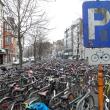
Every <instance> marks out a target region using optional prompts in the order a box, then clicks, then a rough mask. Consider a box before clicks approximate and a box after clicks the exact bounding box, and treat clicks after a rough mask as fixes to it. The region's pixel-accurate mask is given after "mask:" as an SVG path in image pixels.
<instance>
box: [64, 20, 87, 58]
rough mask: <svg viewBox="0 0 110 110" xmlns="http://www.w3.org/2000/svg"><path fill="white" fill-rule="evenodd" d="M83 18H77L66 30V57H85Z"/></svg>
mask: <svg viewBox="0 0 110 110" xmlns="http://www.w3.org/2000/svg"><path fill="white" fill-rule="evenodd" d="M84 54H85V48H84V46H83V40H82V20H81V19H77V20H76V21H75V22H74V23H73V24H72V25H71V26H70V27H69V28H67V29H66V30H65V32H64V58H71V59H83V58H84V56H85V55H84Z"/></svg>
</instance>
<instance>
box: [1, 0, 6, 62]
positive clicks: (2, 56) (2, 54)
mask: <svg viewBox="0 0 110 110" xmlns="http://www.w3.org/2000/svg"><path fill="white" fill-rule="evenodd" d="M3 7H4V4H3V2H2V1H1V0H0V64H3V62H4V56H5V54H6V51H5V49H4V48H3Z"/></svg>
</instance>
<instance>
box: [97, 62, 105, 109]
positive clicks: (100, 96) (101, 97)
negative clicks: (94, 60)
mask: <svg viewBox="0 0 110 110" xmlns="http://www.w3.org/2000/svg"><path fill="white" fill-rule="evenodd" d="M103 88H104V80H103V67H102V64H99V67H98V110H103V109H104V95H103V93H104V91H103Z"/></svg>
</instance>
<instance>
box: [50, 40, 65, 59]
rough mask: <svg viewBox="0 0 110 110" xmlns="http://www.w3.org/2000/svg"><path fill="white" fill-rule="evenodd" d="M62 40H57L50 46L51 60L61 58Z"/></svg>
mask: <svg viewBox="0 0 110 110" xmlns="http://www.w3.org/2000/svg"><path fill="white" fill-rule="evenodd" d="M63 42H64V39H62V40H57V41H56V42H53V46H52V58H56V57H57V58H58V57H60V58H61V57H62V55H63V51H64V43H63Z"/></svg>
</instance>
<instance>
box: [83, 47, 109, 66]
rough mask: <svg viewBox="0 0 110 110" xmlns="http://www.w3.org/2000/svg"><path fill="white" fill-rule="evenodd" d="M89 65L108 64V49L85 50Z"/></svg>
mask: <svg viewBox="0 0 110 110" xmlns="http://www.w3.org/2000/svg"><path fill="white" fill-rule="evenodd" d="M85 53H86V55H85V57H86V58H87V59H88V63H89V65H98V64H110V48H93V49H92V48H86V50H85Z"/></svg>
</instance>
